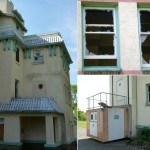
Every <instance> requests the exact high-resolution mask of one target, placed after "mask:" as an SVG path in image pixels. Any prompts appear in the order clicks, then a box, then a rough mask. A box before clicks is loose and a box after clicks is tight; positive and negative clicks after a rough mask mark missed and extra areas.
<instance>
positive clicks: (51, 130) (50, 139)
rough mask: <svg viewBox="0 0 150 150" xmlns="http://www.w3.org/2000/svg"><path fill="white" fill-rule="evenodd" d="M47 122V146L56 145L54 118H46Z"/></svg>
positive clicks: (49, 116) (50, 116)
mask: <svg viewBox="0 0 150 150" xmlns="http://www.w3.org/2000/svg"><path fill="white" fill-rule="evenodd" d="M45 121H46V144H47V145H54V144H55V143H54V126H53V116H52V115H48V116H46V117H45Z"/></svg>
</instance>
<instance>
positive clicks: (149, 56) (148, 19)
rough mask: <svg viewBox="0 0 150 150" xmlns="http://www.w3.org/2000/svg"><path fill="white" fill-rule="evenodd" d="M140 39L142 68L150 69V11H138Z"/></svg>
mask: <svg viewBox="0 0 150 150" xmlns="http://www.w3.org/2000/svg"><path fill="white" fill-rule="evenodd" d="M139 16H140V37H141V51H142V66H143V67H150V51H149V49H150V9H149V10H148V9H146V10H143V9H140V10H139Z"/></svg>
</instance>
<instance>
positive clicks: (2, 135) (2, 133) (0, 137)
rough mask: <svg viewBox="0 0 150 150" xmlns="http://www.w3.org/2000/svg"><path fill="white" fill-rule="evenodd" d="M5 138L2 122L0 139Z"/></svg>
mask: <svg viewBox="0 0 150 150" xmlns="http://www.w3.org/2000/svg"><path fill="white" fill-rule="evenodd" d="M3 140H4V124H0V141H3Z"/></svg>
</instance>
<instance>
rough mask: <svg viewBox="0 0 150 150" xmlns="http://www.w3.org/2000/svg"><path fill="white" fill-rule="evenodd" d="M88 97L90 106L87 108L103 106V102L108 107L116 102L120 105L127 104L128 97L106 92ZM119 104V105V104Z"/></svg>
mask: <svg viewBox="0 0 150 150" xmlns="http://www.w3.org/2000/svg"><path fill="white" fill-rule="evenodd" d="M87 99H88V108H87V109H96V108H101V107H102V106H101V105H100V104H101V103H105V104H106V107H107V106H108V107H112V106H114V103H115V104H118V105H127V97H126V96H123V95H117V94H111V93H106V92H101V93H98V94H95V95H93V96H90V97H88V98H87ZM118 105H117V106H118Z"/></svg>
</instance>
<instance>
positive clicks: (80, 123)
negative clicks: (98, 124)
mask: <svg viewBox="0 0 150 150" xmlns="http://www.w3.org/2000/svg"><path fill="white" fill-rule="evenodd" d="M78 127H82V128H86V121H79V120H78Z"/></svg>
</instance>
